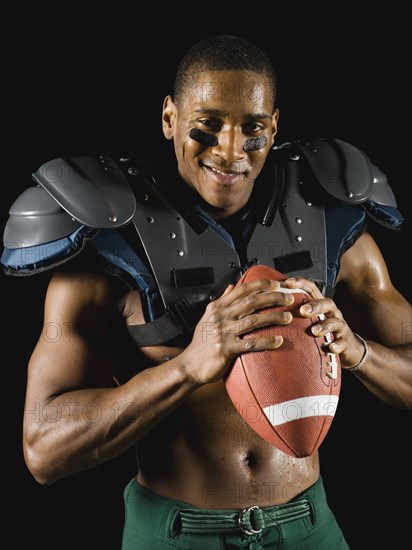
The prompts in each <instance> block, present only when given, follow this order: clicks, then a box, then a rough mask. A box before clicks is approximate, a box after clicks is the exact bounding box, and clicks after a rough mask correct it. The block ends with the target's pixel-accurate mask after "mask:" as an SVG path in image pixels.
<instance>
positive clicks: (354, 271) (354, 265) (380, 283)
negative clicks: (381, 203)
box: [337, 232, 392, 290]
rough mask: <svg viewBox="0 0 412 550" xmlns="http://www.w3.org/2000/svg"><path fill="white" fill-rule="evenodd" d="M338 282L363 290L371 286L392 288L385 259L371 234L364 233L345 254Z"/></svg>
mask: <svg viewBox="0 0 412 550" xmlns="http://www.w3.org/2000/svg"><path fill="white" fill-rule="evenodd" d="M337 282H338V283H342V282H344V283H345V284H347V285H349V286H350V287H351V288H355V287H357V286H358V287H359V288H362V289H363V290H364V289H365V287H366V286H369V285H373V286H374V287H375V288H380V289H384V288H387V289H389V288H390V287H392V283H391V280H390V277H389V272H388V267H387V265H386V262H385V259H384V257H383V255H382V253H381V251H380V249H379V247H378V245H377V244H376V242H375V240H374V239H373V237H372V236H371V235H370V234H369V233H367V232H365V233H363V234H362V235H361V236H360V237H359V239H358V240H357V241H356V242H355V244H354V245H353V246H352V247H350V248H349V249H348V250H347V251H346V252H345V253H344V254H343V256H342V259H341V265H340V271H339V276H338V280H337Z"/></svg>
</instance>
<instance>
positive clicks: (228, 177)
mask: <svg viewBox="0 0 412 550" xmlns="http://www.w3.org/2000/svg"><path fill="white" fill-rule="evenodd" d="M203 168H204V169H205V170H206V172H207V174H208V175H209V176H210V177H212V179H214V180H215V181H216V182H218V183H220V184H222V185H225V184H229V183H235V182H238V181H240V180H243V179H244V178H245V175H246V172H244V171H241V170H227V169H224V168H218V167H217V166H213V165H210V164H203Z"/></svg>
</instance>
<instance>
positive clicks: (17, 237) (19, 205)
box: [3, 187, 82, 248]
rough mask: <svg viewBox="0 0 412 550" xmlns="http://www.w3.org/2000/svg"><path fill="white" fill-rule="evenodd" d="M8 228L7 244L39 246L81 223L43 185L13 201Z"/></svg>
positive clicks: (57, 237)
mask: <svg viewBox="0 0 412 550" xmlns="http://www.w3.org/2000/svg"><path fill="white" fill-rule="evenodd" d="M9 214H10V216H9V219H8V221H7V223H6V227H5V229H4V235H3V242H4V245H5V246H6V247H7V248H19V247H30V246H36V245H39V244H43V243H49V242H51V241H55V240H57V239H61V238H62V237H65V236H66V235H70V234H71V233H73V231H75V230H76V229H78V228H79V227H81V225H82V224H81V223H79V222H78V221H77V220H75V219H74V218H72V217H71V216H69V214H67V212H65V211H64V210H63V209H62V208H61V207H60V206H59V205H58V204H57V202H56V201H55V200H54V199H53V198H52V197H51V196H50V195H49V194H48V193H47V192H46V191H45V190H44V189H42V188H41V187H29V188H28V189H26V190H25V191H23V193H22V194H21V195H19V197H17V199H16V200H15V201H14V203H13V204H12V205H11V207H10V210H9Z"/></svg>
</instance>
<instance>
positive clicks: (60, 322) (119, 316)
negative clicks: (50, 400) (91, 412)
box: [28, 266, 129, 400]
mask: <svg viewBox="0 0 412 550" xmlns="http://www.w3.org/2000/svg"><path fill="white" fill-rule="evenodd" d="M128 292H129V289H128V288H127V287H126V286H125V285H123V284H119V283H118V282H116V280H115V278H114V277H110V276H108V275H106V274H105V273H100V272H98V271H97V270H96V271H94V270H93V269H91V270H81V269H77V268H76V266H70V267H68V268H64V269H59V270H57V271H55V273H53V275H52V277H51V279H50V283H49V286H48V289H47V293H46V299H45V306H44V321H43V330H42V334H41V335H40V338H39V340H38V342H37V345H36V347H35V349H34V351H33V354H32V356H31V358H30V362H29V384H28V390H29V394H33V393H34V394H35V395H36V398H40V400H42V399H43V398H44V395H57V394H60V393H61V392H62V391H63V390H65V391H67V390H68V389H71V390H73V389H80V388H83V387H88V386H93V385H94V386H96V385H97V386H108V385H112V384H113V376H114V373H115V371H116V359H117V356H118V350H117V347H118V345H119V342H121V338H122V334H124V325H125V319H124V309H125V307H124V303H125V300H126V296H127V294H128ZM38 392H39V393H38Z"/></svg>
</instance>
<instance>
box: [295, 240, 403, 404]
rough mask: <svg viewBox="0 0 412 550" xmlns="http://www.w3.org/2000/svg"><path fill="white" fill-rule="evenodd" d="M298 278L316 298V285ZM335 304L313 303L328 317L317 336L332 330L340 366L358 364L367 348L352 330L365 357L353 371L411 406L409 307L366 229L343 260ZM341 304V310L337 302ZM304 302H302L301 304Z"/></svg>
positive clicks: (388, 397) (389, 399)
mask: <svg viewBox="0 0 412 550" xmlns="http://www.w3.org/2000/svg"><path fill="white" fill-rule="evenodd" d="M303 281H304V280H301V279H297V280H296V281H294V282H292V283H288V284H289V286H299V285H300V284H302V286H304V288H305V289H306V290H308V291H309V292H311V294H312V295H313V296H316V297H318V295H317V294H316V289H314V288H313V286H314V285H311V284H309V283H307V281H305V282H303ZM335 300H336V303H335V302H334V301H332V300H329V299H319V300H318V299H317V300H315V301H314V302H312V306H313V308H314V309H313V312H312V313H308V312H306V313H304V314H305V315H313V313H324V314H325V315H326V316H327V319H326V320H325V321H323V322H322V323H319V325H322V327H323V330H321V331H320V332H317V333H316V335H317V336H321V335H324V334H325V333H327V332H330V331H333V333H334V336H335V338H336V340H335V342H334V343H333V344H331V346H330V347H331V350H332V351H334V352H335V353H339V354H340V359H341V364H342V367H343V368H345V367H352V366H354V365H356V364H358V363H359V361H360V360H361V358H362V356H363V355H364V352H365V349H364V346H363V345H362V343H361V342H360V341H359V340H358V339H357V338H356V337H355V336H354V335H353V332H352V331H354V332H356V333H358V334H359V335H360V336H361V337H362V338H364V339H365V340H366V342H367V345H368V348H369V353H368V358H367V360H366V361H365V363H364V364H363V365H362V367H361V368H360V369H359V370H357V371H355V372H354V374H355V375H356V376H357V377H358V378H359V380H361V381H362V383H363V384H364V385H365V386H366V387H367V388H368V389H369V390H370V391H371V392H372V393H373V394H374V395H376V396H377V397H378V398H379V399H381V400H382V401H384V402H385V403H388V404H390V405H393V406H397V407H400V408H411V407H412V342H411V325H412V308H411V305H410V304H409V303H408V301H407V300H406V299H405V298H404V297H403V296H402V295H401V294H400V293H399V292H398V290H397V289H396V288H394V286H393V284H392V282H391V280H390V276H389V273H388V269H387V266H386V263H385V261H384V259H383V257H382V254H381V252H380V250H379V248H378V246H377V245H376V243H375V241H374V240H373V239H372V237H371V236H370V235H369V234H368V233H364V234H363V235H362V236H361V237H360V238H359V239H358V240H357V242H356V243H355V244H354V245H353V246H352V247H351V248H350V249H349V250H348V251H347V252H345V254H344V255H343V257H342V260H341V269H340V272H339V278H338V287H337V292H336V295H335ZM336 304H338V305H339V307H340V310H339V309H338V307H337V305H336ZM303 307H304V306H303Z"/></svg>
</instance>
